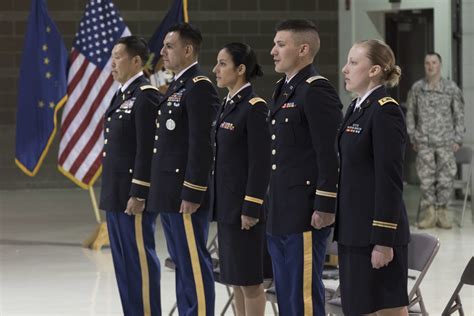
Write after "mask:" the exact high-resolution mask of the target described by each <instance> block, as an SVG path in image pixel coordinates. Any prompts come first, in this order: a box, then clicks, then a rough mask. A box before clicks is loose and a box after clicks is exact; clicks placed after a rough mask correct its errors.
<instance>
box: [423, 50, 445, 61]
mask: <svg viewBox="0 0 474 316" xmlns="http://www.w3.org/2000/svg"><path fill="white" fill-rule="evenodd" d="M426 56H436V57H438V59H439V62H440V63H442V62H443V60H442V59H441V55H440V54H438V53H437V52H435V51H429V52H427V53H426ZM426 56H425V57H426Z"/></svg>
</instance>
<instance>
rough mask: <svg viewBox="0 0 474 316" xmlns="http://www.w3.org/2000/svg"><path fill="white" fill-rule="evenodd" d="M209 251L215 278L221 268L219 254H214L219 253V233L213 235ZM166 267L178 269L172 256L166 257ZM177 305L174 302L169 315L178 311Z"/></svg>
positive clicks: (171, 315) (208, 247) (208, 246)
mask: <svg viewBox="0 0 474 316" xmlns="http://www.w3.org/2000/svg"><path fill="white" fill-rule="evenodd" d="M207 251H209V254H210V255H211V259H212V266H213V269H214V278H215V277H216V271H218V270H219V259H218V258H217V256H213V255H217V254H218V244H217V233H216V234H215V235H214V237H212V239H211V241H210V242H209V244H208V245H207ZM165 267H167V268H169V269H171V270H176V265H175V263H174V262H173V259H171V258H170V257H168V258H166V259H165ZM227 292H229V291H227ZM177 307H178V305H177V303H174V305H173V307H172V308H171V310H170V311H169V313H168V315H169V316H173V314H174V312H175V311H176V308H177Z"/></svg>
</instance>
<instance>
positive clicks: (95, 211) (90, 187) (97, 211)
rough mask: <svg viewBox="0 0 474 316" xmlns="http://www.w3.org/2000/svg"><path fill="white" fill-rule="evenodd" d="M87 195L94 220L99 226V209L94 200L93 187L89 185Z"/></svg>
mask: <svg viewBox="0 0 474 316" xmlns="http://www.w3.org/2000/svg"><path fill="white" fill-rule="evenodd" d="M89 195H90V197H91V201H92V208H93V209H94V214H95V219H96V220H97V223H98V224H100V223H101V222H102V221H101V219H100V213H99V208H98V207H97V199H96V198H95V193H94V187H93V186H92V185H91V186H89Z"/></svg>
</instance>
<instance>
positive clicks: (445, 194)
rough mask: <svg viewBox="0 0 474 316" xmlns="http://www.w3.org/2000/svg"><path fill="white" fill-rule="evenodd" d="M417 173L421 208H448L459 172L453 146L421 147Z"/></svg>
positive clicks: (417, 160) (417, 159)
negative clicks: (455, 177)
mask: <svg viewBox="0 0 474 316" xmlns="http://www.w3.org/2000/svg"><path fill="white" fill-rule="evenodd" d="M416 171H417V173H418V177H419V178H420V182H421V185H420V189H421V202H420V206H421V207H422V208H426V207H428V206H430V205H433V206H436V207H446V206H447V205H448V202H449V199H450V197H451V193H452V189H453V182H454V176H455V175H456V171H457V167H456V160H455V158H454V152H453V149H452V146H450V145H449V146H426V145H419V146H418V154H417V156H416Z"/></svg>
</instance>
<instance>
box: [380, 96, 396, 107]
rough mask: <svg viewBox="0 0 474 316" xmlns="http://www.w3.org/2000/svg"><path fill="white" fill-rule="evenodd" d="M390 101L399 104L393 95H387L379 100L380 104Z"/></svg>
mask: <svg viewBox="0 0 474 316" xmlns="http://www.w3.org/2000/svg"><path fill="white" fill-rule="evenodd" d="M389 102H392V103H395V104H396V105H398V102H397V101H395V99H394V98H391V97H385V98H382V99H380V100H379V104H380V106H383V105H384V104H385V103H389Z"/></svg>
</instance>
